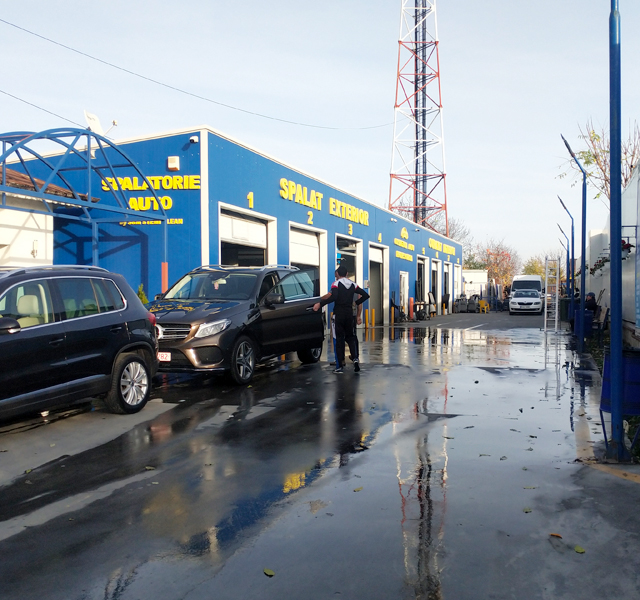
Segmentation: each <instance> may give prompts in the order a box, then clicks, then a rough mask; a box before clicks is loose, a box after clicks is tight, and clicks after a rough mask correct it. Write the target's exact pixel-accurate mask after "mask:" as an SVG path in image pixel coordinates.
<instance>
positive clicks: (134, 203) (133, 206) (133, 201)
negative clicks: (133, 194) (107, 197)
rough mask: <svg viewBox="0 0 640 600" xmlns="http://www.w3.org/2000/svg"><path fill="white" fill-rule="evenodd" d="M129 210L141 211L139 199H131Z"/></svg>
mask: <svg viewBox="0 0 640 600" xmlns="http://www.w3.org/2000/svg"><path fill="white" fill-rule="evenodd" d="M129 208H130V209H131V210H139V209H138V199H137V198H129Z"/></svg>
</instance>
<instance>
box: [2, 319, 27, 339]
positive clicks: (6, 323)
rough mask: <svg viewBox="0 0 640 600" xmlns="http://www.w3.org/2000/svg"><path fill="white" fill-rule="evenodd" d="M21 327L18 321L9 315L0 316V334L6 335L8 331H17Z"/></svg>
mask: <svg viewBox="0 0 640 600" xmlns="http://www.w3.org/2000/svg"><path fill="white" fill-rule="evenodd" d="M20 329H22V327H20V323H18V321H16V320H15V319H12V318H10V317H0V335H8V334H10V333H18V331H20Z"/></svg>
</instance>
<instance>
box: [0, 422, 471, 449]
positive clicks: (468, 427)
mask: <svg viewBox="0 0 640 600" xmlns="http://www.w3.org/2000/svg"><path fill="white" fill-rule="evenodd" d="M474 427H475V425H468V426H467V427H465V429H473V428H474ZM4 452H6V450H4Z"/></svg>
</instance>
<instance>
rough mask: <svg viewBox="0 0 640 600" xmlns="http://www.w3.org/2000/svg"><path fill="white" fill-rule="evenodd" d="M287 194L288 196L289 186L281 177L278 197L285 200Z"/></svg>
mask: <svg viewBox="0 0 640 600" xmlns="http://www.w3.org/2000/svg"><path fill="white" fill-rule="evenodd" d="M288 194H289V184H288V182H287V180H286V179H285V178H284V177H283V178H282V179H281V180H280V197H281V198H284V199H285V200H286V199H287V195H288Z"/></svg>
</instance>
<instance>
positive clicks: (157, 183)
mask: <svg viewBox="0 0 640 600" xmlns="http://www.w3.org/2000/svg"><path fill="white" fill-rule="evenodd" d="M147 179H148V180H149V181H150V182H151V185H152V186H153V189H154V190H159V189H160V180H161V179H162V177H160V176H154V177H147Z"/></svg>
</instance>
